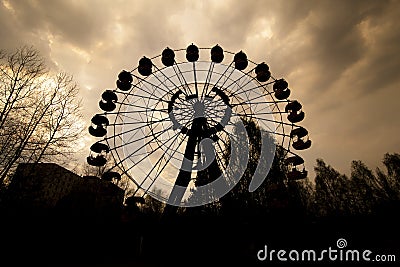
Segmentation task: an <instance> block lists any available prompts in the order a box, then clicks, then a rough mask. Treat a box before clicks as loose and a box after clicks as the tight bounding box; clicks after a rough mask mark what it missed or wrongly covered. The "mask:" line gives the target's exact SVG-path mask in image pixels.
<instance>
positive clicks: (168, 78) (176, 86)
mask: <svg viewBox="0 0 400 267" xmlns="http://www.w3.org/2000/svg"><path fill="white" fill-rule="evenodd" d="M153 66H154V67H155V68H156V70H157V71H158V73H160V72H161V73H162V75H163V76H164V77H165V78H166V79H167V80H168V81H169V82H171V83H172V84H173V85H174V87H175V88H179V86H178V85H176V84H175V83H174V82H173V81H172V80H171V78H170V77H168V76H167V75H165V73H164V72H163V71H162V70H160V69H159V68H158V67H157V66H156V65H155V64H153ZM160 82H161V81H160Z"/></svg>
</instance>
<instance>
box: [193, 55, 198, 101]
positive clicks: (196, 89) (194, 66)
mask: <svg viewBox="0 0 400 267" xmlns="http://www.w3.org/2000/svg"><path fill="white" fill-rule="evenodd" d="M193 78H194V88H195V91H196V96H197V97H198V96H199V88H197V75H196V62H195V61H193Z"/></svg>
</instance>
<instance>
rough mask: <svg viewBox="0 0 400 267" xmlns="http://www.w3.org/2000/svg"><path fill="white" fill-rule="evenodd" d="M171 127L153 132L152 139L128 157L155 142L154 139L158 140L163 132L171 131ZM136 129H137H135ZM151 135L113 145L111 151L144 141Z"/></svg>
mask: <svg viewBox="0 0 400 267" xmlns="http://www.w3.org/2000/svg"><path fill="white" fill-rule="evenodd" d="M171 129H172V126H171V127H168V128H166V129H163V130H161V131H159V132H157V133H154V134H151V136H152V137H151V139H149V140H148V141H146V142H145V143H144V144H143V145H142V146H140V147H139V148H138V149H136V150H134V151H133V152H132V153H131V154H129V156H128V158H129V157H131V156H132V155H133V154H134V153H136V152H138V151H139V150H140V149H142V148H144V147H145V146H147V145H148V144H150V143H151V142H153V141H154V140H156V139H157V137H159V136H161V135H162V134H163V133H165V132H167V131H169V130H171ZM135 130H137V129H135ZM149 137H150V136H149V135H144V136H142V137H139V138H138V139H135V140H133V141H132V140H131V141H129V142H126V143H123V144H121V145H119V146H115V147H113V148H110V151H113V150H117V149H120V148H122V147H124V146H128V145H132V144H134V143H136V142H139V141H142V140H146V138H149Z"/></svg>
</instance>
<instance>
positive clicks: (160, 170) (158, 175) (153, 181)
mask: <svg viewBox="0 0 400 267" xmlns="http://www.w3.org/2000/svg"><path fill="white" fill-rule="evenodd" d="M184 140H185V139H183V140H181V142H180V143H179V145H178V146H177V148H176V149H175V150H174V151H173V153H172V155H174V154H175V153H176V152H177V151H178V149H179V147H180V146H181V145H182V144H183V141H184ZM172 155H171V156H170V157H169V158H168V159H167V160H165V164H164V165H163V167H162V168H161V169H159V170H158V172H157V175H156V177H154V179H153V180H152V182H151V184H150V185H149V186H148V188H147V189H146V190H145V192H144V193H143V195H142V197H144V196H145V195H146V194H147V192H148V191H149V189H150V188H151V187H152V186H153V184H154V183H155V181H156V180H157V179H158V178H159V177H160V174H161V172H162V171H163V170H164V169H165V167H166V166H167V165H168V163H169V161H170V160H171V158H172ZM162 158H163V157H160V159H162ZM160 159H159V161H160ZM153 169H154V167H153V168H152V170H151V171H150V172H149V173H148V174H147V175H146V177H145V179H144V180H143V181H145V180H146V179H147V178H148V176H149V174H150V173H151V172H152V171H153ZM142 185H143V183H142Z"/></svg>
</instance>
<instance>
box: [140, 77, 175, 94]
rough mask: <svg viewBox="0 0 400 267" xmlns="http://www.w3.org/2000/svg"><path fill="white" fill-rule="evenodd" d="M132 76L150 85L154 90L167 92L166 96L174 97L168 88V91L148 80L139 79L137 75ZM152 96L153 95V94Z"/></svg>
mask: <svg viewBox="0 0 400 267" xmlns="http://www.w3.org/2000/svg"><path fill="white" fill-rule="evenodd" d="M132 76H133V77H135V78H136V79H138V80H139V81H141V82H143V83H146V84H149V85H150V86H153V87H154V88H156V89H159V90H161V91H163V92H165V93H166V94H170V95H173V93H172V92H171V90H169V88H168V90H165V89H163V88H161V87H160V86H158V85H155V84H154V83H152V82H149V81H148V80H146V79H143V78H142V77H139V76H137V75H135V74H132ZM139 88H140V89H143V88H142V87H139ZM151 95H152V94H151Z"/></svg>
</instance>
